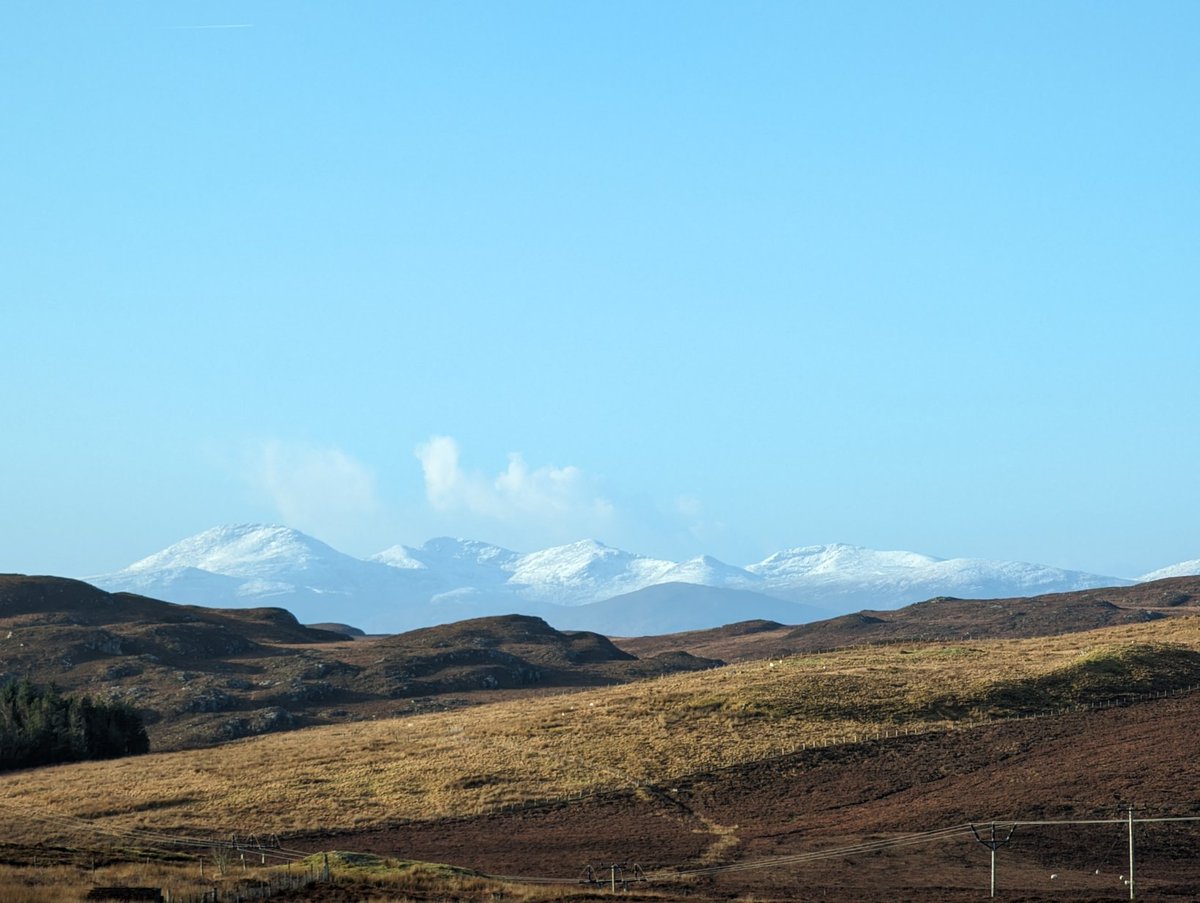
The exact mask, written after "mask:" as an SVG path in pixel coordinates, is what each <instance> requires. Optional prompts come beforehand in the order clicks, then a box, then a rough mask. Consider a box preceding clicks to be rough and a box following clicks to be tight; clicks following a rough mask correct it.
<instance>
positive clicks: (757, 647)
mask: <svg viewBox="0 0 1200 903" xmlns="http://www.w3.org/2000/svg"><path fill="white" fill-rule="evenodd" d="M1195 614H1200V577H1172V578H1167V579H1160V580H1155V581H1153V582H1148V583H1138V584H1134V585H1133V586H1118V587H1108V588H1105V589H1097V590H1081V591H1079V592H1073V593H1051V594H1048V595H1041V596H1029V597H1020V598H1013V599H950V598H937V599H930V600H928V601H925V602H918V603H916V604H914V605H909V606H906V607H904V608H901V609H897V610H895V611H873V610H866V611H860V612H857V613H855V614H849V615H842V616H840V617H836V618H829V619H828V620H824V621H815V622H813V623H811V624H802V625H799V626H787V625H784V624H780V623H777V622H773V621H761V620H759V621H745V622H740V623H737V624H729V625H726V626H724V627H720V628H716V629H712V630H699V631H692V632H687V633H677V634H669V635H661V636H645V637H631V638H628V639H622V640H620V645H621V647H622V648H623V649H627V650H628V651H630V652H632V653H634V654H635V655H653V654H655V653H656V652H661V651H663V650H667V649H683V650H686V651H688V652H691V653H692V654H694V655H701V656H708V657H711V658H720V659H723V660H725V661H730V662H736V661H743V660H751V659H761V658H772V657H774V658H779V657H783V656H788V655H797V654H799V653H803V652H813V651H817V650H823V649H832V648H836V647H840V646H848V645H855V644H858V643H889V642H904V641H907V642H912V641H914V640H969V639H1006V638H1019V637H1035V636H1054V635H1057V634H1063V633H1074V632H1078V631H1081V630H1091V629H1094V628H1098V627H1109V626H1115V625H1119V624H1136V623H1140V622H1144V621H1153V620H1157V619H1159V618H1166V617H1178V616H1184V615H1195Z"/></svg>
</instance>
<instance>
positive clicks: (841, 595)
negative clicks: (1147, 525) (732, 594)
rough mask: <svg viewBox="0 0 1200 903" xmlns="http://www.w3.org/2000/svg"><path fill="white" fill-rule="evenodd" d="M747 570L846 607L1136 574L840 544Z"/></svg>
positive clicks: (774, 585)
mask: <svg viewBox="0 0 1200 903" xmlns="http://www.w3.org/2000/svg"><path fill="white" fill-rule="evenodd" d="M746 570H748V571H750V572H751V573H753V574H755V575H757V576H759V577H761V578H762V580H763V585H762V589H761V590H760V591H761V592H766V593H768V594H771V595H776V596H779V597H780V598H784V599H788V600H790V601H793V602H809V603H812V602H821V603H823V604H826V605H829V604H831V603H832V602H833V601H834V600H840V605H839V607H843V608H846V609H847V610H849V609H850V608H853V607H856V606H857V607H871V608H899V607H900V606H902V605H908V604H910V603H912V602H919V601H921V600H923V599H928V598H932V597H934V596H957V597H959V598H963V599H995V598H1004V597H1013V596H1032V595H1037V594H1039V593H1052V592H1066V591H1069V590H1077V589H1091V588H1094V587H1100V586H1127V585H1129V584H1130V583H1132V582H1133V581H1130V580H1124V579H1121V578H1119V577H1105V576H1101V575H1097V574H1086V573H1083V572H1081V571H1064V570H1060V569H1058V568H1051V567H1045V566H1044V565H1039V564H1027V563H1025V562H1018V561H986V560H983V559H978V558H934V557H932V556H929V555H920V554H917V553H916V552H880V551H876V550H874V549H864V548H860V547H858V546H848V545H842V544H836V545H828V546H806V547H804V548H798V549H788V550H785V551H783V552H777V553H775V554H774V555H772V556H770V557H769V558H767V559H765V560H764V561H761V562H759V563H758V564H752V565H750V566H748V567H747V568H746Z"/></svg>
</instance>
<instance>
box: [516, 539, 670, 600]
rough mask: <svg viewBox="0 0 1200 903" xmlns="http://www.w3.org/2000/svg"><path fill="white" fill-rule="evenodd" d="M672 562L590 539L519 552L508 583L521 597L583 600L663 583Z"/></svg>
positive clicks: (600, 597)
mask: <svg viewBox="0 0 1200 903" xmlns="http://www.w3.org/2000/svg"><path fill="white" fill-rule="evenodd" d="M674 567H675V563H674V562H672V561H660V560H658V559H655V558H646V557H643V556H641V555H634V554H633V553H631V552H622V551H621V550H620V549H614V548H611V547H609V546H606V545H604V544H603V543H599V542H596V541H595V540H592V539H585V540H583V541H582V542H575V543H571V544H570V545H566V546H556V547H555V548H552V549H545V550H544V551H541V552H533V553H531V554H529V555H523V556H521V557H520V558H519V559H518V560H517V561H516V562H515V566H514V567H513V569H512V576H511V577H510V578H509V583H511V584H514V585H516V586H519V587H521V591H520V592H521V595H522V596H523V597H524V598H528V599H535V600H539V601H544V602H554V603H556V604H558V605H585V604H587V603H588V602H597V601H600V600H601V599H608V598H611V597H612V596H616V595H620V594H621V593H627V592H632V591H634V590H638V589H642V588H644V587H647V586H652V585H653V584H655V583H660V582H662V578H663V576H664V575H665V574H667V573H669V572H670V571H671V569H672V568H674Z"/></svg>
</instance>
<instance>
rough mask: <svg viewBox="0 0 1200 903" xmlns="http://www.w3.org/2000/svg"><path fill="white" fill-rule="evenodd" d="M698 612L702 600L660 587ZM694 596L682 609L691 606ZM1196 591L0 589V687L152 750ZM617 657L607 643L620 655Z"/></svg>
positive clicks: (983, 629)
mask: <svg viewBox="0 0 1200 903" xmlns="http://www.w3.org/2000/svg"><path fill="white" fill-rule="evenodd" d="M643 592H669V593H671V594H672V596H673V598H674V599H675V601H676V602H678V603H679V604H681V605H684V606H687V605H696V606H699V607H702V606H703V605H704V604H705V601H706V595H705V594H706V593H708V592H710V590H709V588H706V587H692V588H691V590H690V592H691V593H692V596H689V595H688V593H689V587H688V585H686V584H669V585H665V586H661V587H653V588H651V589H650V590H646V591H643ZM693 596H694V598H693ZM1198 599H1200V578H1195V577H1190V578H1189V577H1182V578H1171V579H1168V580H1163V581H1158V582H1155V583H1151V584H1138V585H1135V586H1131V587H1118V588H1112V589H1108V590H1102V591H1093V590H1085V591H1082V592H1078V593H1068V594H1057V595H1052V596H1042V597H1034V598H1028V599H1024V598H1022V599H1005V600H987V601H965V600H957V599H935V600H930V601H928V602H924V603H919V604H917V605H913V606H909V607H907V608H904V609H901V610H899V611H877V612H861V613H859V614H857V615H848V616H844V617H841V618H835V619H831V620H829V621H824V622H817V623H814V624H806V625H801V626H799V627H794V626H785V625H781V624H778V623H775V622H761V621H756V622H744V623H741V624H735V625H729V626H726V627H724V628H720V629H717V630H710V631H702V632H697V633H691V634H679V635H669V636H659V637H640V638H629V639H621V640H619V641H618V643H617V645H613V644H612V642H610V641H609V640H607V639H605V638H604V637H602V636H600V635H598V634H595V633H587V632H562V631H558V630H555V629H554V628H552V627H550V626H549V625H547V624H546V623H545V622H544V621H542V620H540V619H538V618H534V617H528V616H520V615H508V616H498V617H495V618H480V619H472V620H468V621H460V622H454V623H451V624H447V625H442V626H439V627H433V628H422V629H419V630H415V631H410V632H407V633H403V634H397V635H394V636H384V637H369V638H359V639H356V640H354V641H350V640H348V639H347V638H346V636H345V635H343V634H338V633H336V632H332V631H329V630H318V629H313V628H310V627H305V626H303V625H301V624H299V623H298V622H297V621H296V619H295V618H294V617H293V616H292V615H291V614H289V613H288V612H286V611H283V610H282V609H273V608H260V609H244V610H238V609H211V608H204V607H202V606H195V605H175V604H172V603H168V602H161V601H158V600H155V599H148V598H146V597H143V596H137V595H132V594H127V593H113V594H110V593H106V592H104V591H102V590H99V589H96V588H95V587H92V586H89V585H88V584H85V583H81V582H79V581H73V580H66V579H62V578H52V577H51V578H42V577H22V576H0V675H7V676H10V677H22V676H29V677H30V678H32V679H33V680H35V681H40V682H43V683H55V684H57V685H58V686H60V687H61V688H63V689H64V690H65V691H67V692H70V691H79V692H84V693H88V694H90V695H92V696H94V697H96V698H107V699H112V700H120V701H124V702H127V703H129V704H130V705H132V706H134V708H136V709H137V710H138V712H139V713H140V714H141V715H142V717H143V718H144V720H145V721H146V724H147V729H148V732H149V734H150V739H151V744H152V748H154V749H156V750H167V749H177V748H181V747H186V746H197V745H205V744H211V743H221V742H225V741H228V740H233V739H237V738H239V737H245V736H251V735H255V734H262V733H270V732H274V731H284V730H293V729H297V728H301V727H307V726H312V725H319V724H331V723H345V722H352V721H358V720H362V719H366V718H379V717H390V716H398V715H409V714H414V713H419V712H428V711H437V710H442V709H447V708H457V707H461V706H465V705H476V704H480V703H484V702H493V701H496V700H497V699H500V698H507V697H509V696H512V695H520V694H528V693H534V694H537V693H545V692H551V691H553V690H554V689H555V688H564V687H578V686H600V685H607V684H617V683H625V682H629V681H632V680H639V679H643V678H646V677H653V676H659V675H663V674H670V673H675V672H678V671H695V670H701V669H706V668H712V667H715V666H717V665H720V664H722V663H723V662H725V661H740V660H753V659H764V658H771V657H774V658H780V657H784V656H788V655H794V654H798V653H802V652H810V651H814V650H819V649H829V648H833V647H842V646H853V645H856V644H861V643H867V642H872V643H879V642H897V641H902V640H915V639H929V638H942V639H962V638H969V637H974V638H984V637H993V638H1004V637H1022V636H1024V637H1029V636H1038V635H1049V634H1055V633H1066V632H1072V631H1079V630H1085V629H1090V628H1095V627H1101V626H1106V625H1115V624H1122V623H1136V622H1140V621H1147V620H1153V619H1155V618H1161V617H1168V616H1178V615H1181V614H1184V613H1187V612H1194V611H1196V608H1195V605H1196V602H1197V600H1198ZM618 647H619V648H618Z"/></svg>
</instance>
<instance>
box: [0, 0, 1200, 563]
mask: <svg viewBox="0 0 1200 903" xmlns="http://www.w3.org/2000/svg"><path fill="white" fill-rule="evenodd" d="M3 16H4V24H3V27H2V28H0V124H2V128H3V135H4V137H3V140H0V197H2V198H3V209H4V214H3V216H0V298H2V299H3V314H4V316H3V323H4V326H5V329H4V338H5V341H4V353H3V354H2V355H0V404H2V407H3V412H4V423H5V424H6V425H7V428H8V429H7V430H6V433H7V435H6V436H5V437H4V441H2V442H0V505H2V506H3V510H4V516H3V518H2V519H0V553H2V554H0V570H8V571H23V572H49V573H60V574H69V575H86V574H90V573H98V572H101V571H106V570H112V569H115V568H118V567H121V566H123V565H125V564H127V563H129V562H130V561H132V560H134V559H136V558H139V557H141V556H143V555H146V554H149V553H150V552H153V551H156V550H157V549H159V548H161V547H163V546H165V545H167V544H169V543H171V542H173V541H175V540H177V539H180V538H182V537H184V536H186V535H189V534H191V533H194V532H197V531H199V530H201V529H204V528H206V527H209V526H213V525H216V524H220V523H228V522H242V521H271V522H284V523H288V524H290V525H292V526H295V527H298V528H300V529H303V530H305V531H307V532H310V533H312V534H314V535H316V536H318V537H320V538H322V539H324V540H326V541H327V542H330V543H332V544H334V545H335V546H337V547H338V548H341V549H343V550H345V551H348V552H351V553H356V554H369V553H373V552H375V551H378V550H380V549H382V548H384V547H386V546H388V545H391V544H393V543H396V542H404V543H407V544H410V545H411V544H420V543H421V542H423V541H424V540H425V539H427V538H429V537H431V536H435V535H442V534H449V535H462V536H469V537H473V538H479V539H484V540H488V541H492V542H496V543H499V544H503V545H507V546H509V547H512V548H516V549H521V550H529V549H534V548H540V547H543V546H546V545H550V544H556V543H560V542H568V541H571V540H574V539H578V538H582V537H585V536H592V537H595V538H597V539H600V540H602V541H604V542H607V543H609V544H612V545H617V546H621V547H624V548H629V549H631V550H634V551H640V552H643V553H646V554H652V555H657V556H663V557H672V558H684V557H690V556H692V555H695V554H699V553H701V552H704V553H708V554H712V555H715V556H717V557H719V558H722V559H725V560H728V561H730V562H731V563H735V564H745V563H749V562H751V561H756V560H758V559H760V558H762V557H764V556H765V555H766V554H768V553H770V552H772V551H775V550H777V549H780V548H784V547H789V546H796V545H805V544H812V543H823V542H833V541H843V542H850V543H855V544H860V545H866V546H871V547H874V548H903V549H913V550H917V551H921V552H925V553H928V554H934V555H940V556H945V557H952V556H960V555H961V556H974V557H986V558H1013V559H1023V560H1030V561H1038V562H1042V563H1047V564H1055V565H1060V566H1066V567H1074V568H1079V569H1084V570H1090V571H1096V572H1100V573H1106V574H1115V575H1136V574H1139V573H1142V572H1144V571H1147V570H1150V569H1152V568H1155V567H1159V566H1162V565H1166V564H1169V563H1173V562H1175V561H1179V560H1182V559H1187V558H1195V557H1197V556H1198V555H1200V536H1198V531H1197V527H1196V523H1197V521H1196V511H1197V510H1198V509H1200V505H1198V502H1200V488H1198V487H1200V480H1198V479H1197V467H1196V460H1197V458H1198V445H1200V442H1198V439H1200V427H1198V426H1197V424H1198V423H1200V418H1198V417H1197V413H1198V411H1197V408H1198V406H1200V405H1198V399H1200V391H1198V389H1200V385H1198V383H1200V378H1198V375H1197V367H1196V364H1195V361H1194V353H1193V345H1194V339H1195V337H1196V336H1197V333H1198V332H1200V253H1198V252H1200V167H1198V166H1197V160H1200V126H1198V125H1197V117H1196V115H1195V107H1196V98H1197V97H1200V46H1198V45H1200V6H1198V5H1197V4H1195V3H1186V2H1185V3H1153V2H1151V3H1144V4H1129V3H1105V2H1081V3H1071V2H1057V3H1042V2H1037V3H1018V2H1005V3H972V4H964V3H892V2H871V3H854V2H832V3H784V2H778V3H776V2H770V3H753V2H748V3H703V2H686V3H684V2H680V3H668V2H662V3H641V2H639V3H620V2H605V3H415V2H414V3H401V2H386V3H382V2H381V3H355V4H350V5H345V4H330V3H295V2H288V3H282V2H281V3H219V2H207V3H202V4H201V3H173V4H162V3H129V2H105V3H102V4H101V3H94V4H68V3H61V2H37V3H33V2H20V3H13V4H8V5H7V6H6V8H5V11H4V14H3ZM193 26H245V27H223V28H216V27H212V28H210V27H203V28H200V27H193Z"/></svg>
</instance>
